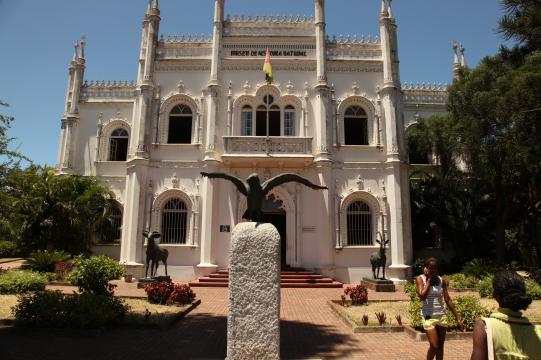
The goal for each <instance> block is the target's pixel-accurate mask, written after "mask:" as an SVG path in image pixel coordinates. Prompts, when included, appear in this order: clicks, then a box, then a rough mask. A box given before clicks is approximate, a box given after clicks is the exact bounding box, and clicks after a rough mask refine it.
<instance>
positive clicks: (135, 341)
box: [0, 314, 354, 360]
mask: <svg viewBox="0 0 541 360" xmlns="http://www.w3.org/2000/svg"><path fill="white" fill-rule="evenodd" d="M226 334H227V318H226V317H225V316H211V315H209V314H198V315H190V316H188V317H186V318H184V319H183V320H181V321H180V322H178V323H177V324H176V325H174V326H173V327H171V328H169V329H166V330H156V329H153V330H144V329H126V328H120V329H114V330H109V331H106V332H102V333H99V332H73V331H69V330H48V329H28V330H26V329H23V330H19V329H6V328H4V329H0V358H1V359H2V360H11V359H17V360H25V359H28V360H36V359H43V360H47V359H54V360H58V359H69V358H71V359H93V360H94V359H100V360H102V359H103V360H105V359H129V360H138V359H141V360H143V359H144V360H147V359H149V360H150V359H152V360H155V359H168V360H170V359H176V360H179V359H192V360H196V359H198V360H202V359H224V358H225V356H226V347H227V335H226ZM281 334H282V336H281V337H282V338H281V349H282V354H281V356H282V358H284V359H299V358H300V359H302V358H342V357H346V356H347V355H348V354H351V351H353V350H354V339H353V337H352V336H351V335H344V334H340V333H339V332H338V331H337V329H335V328H333V327H328V326H320V325H314V324H309V323H303V322H294V321H283V320H282V322H281Z"/></svg>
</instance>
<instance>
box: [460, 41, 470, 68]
mask: <svg viewBox="0 0 541 360" xmlns="http://www.w3.org/2000/svg"><path fill="white" fill-rule="evenodd" d="M465 51H466V49H464V46H462V44H460V54H461V55H462V59H461V61H460V66H462V67H463V68H465V69H467V68H468V64H466V56H465V55H464V52H465Z"/></svg>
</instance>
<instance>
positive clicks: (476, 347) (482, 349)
mask: <svg viewBox="0 0 541 360" xmlns="http://www.w3.org/2000/svg"><path fill="white" fill-rule="evenodd" d="M487 359H488V346H487V334H486V332H485V323H484V322H483V320H481V319H479V320H477V321H476V322H475V326H474V327H473V351H472V353H471V360H487Z"/></svg>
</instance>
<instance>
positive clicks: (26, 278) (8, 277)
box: [0, 270, 47, 294]
mask: <svg viewBox="0 0 541 360" xmlns="http://www.w3.org/2000/svg"><path fill="white" fill-rule="evenodd" d="M46 284H47V278H46V277H45V276H43V275H41V274H39V273H35V272H31V271H13V270H10V271H6V272H2V273H0V294H21V293H25V292H29V291H38V290H43V289H45V285H46Z"/></svg>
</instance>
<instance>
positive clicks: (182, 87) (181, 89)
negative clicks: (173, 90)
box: [177, 80, 185, 94]
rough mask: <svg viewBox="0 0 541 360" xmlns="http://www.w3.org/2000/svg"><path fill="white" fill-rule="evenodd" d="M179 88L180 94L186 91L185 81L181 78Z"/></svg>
mask: <svg viewBox="0 0 541 360" xmlns="http://www.w3.org/2000/svg"><path fill="white" fill-rule="evenodd" d="M177 89H178V93H179V94H183V93H184V91H185V86H184V81H182V80H180V81H179V82H178V84H177Z"/></svg>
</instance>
